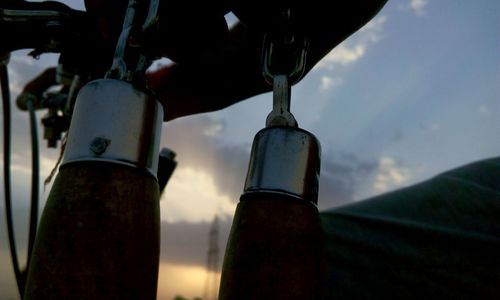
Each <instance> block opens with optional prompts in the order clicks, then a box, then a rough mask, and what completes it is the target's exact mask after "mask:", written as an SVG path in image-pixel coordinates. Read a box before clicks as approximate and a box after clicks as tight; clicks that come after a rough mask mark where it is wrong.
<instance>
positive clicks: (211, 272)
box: [203, 216, 219, 300]
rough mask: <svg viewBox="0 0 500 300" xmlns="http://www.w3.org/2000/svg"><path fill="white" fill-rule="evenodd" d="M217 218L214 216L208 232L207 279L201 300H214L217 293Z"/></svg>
mask: <svg viewBox="0 0 500 300" xmlns="http://www.w3.org/2000/svg"><path fill="white" fill-rule="evenodd" d="M218 271H219V218H218V217H217V216H215V218H214V220H213V222H212V226H211V227H210V231H209V239H208V251H207V277H206V279H205V290H204V292H203V300H216V299H217V294H218V291H219V274H218Z"/></svg>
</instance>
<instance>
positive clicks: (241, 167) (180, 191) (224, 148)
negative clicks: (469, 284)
mask: <svg viewBox="0 0 500 300" xmlns="http://www.w3.org/2000/svg"><path fill="white" fill-rule="evenodd" d="M224 128H225V124H224V122H222V121H220V120H215V119H213V118H210V117H208V116H206V115H201V116H192V117H190V118H185V119H180V120H176V121H174V122H171V123H167V124H166V125H165V126H164V131H163V137H162V141H163V142H162V145H163V146H166V147H168V148H170V149H172V150H173V151H175V152H176V153H177V157H176V159H177V161H178V167H177V170H176V171H175V172H174V174H173V176H172V178H171V181H170V182H169V183H168V185H167V188H166V190H165V200H166V201H168V203H169V204H168V205H167V207H168V209H170V210H171V211H172V213H166V215H167V216H168V218H169V219H170V220H190V221H200V220H211V219H212V218H213V216H214V214H215V213H216V212H217V213H221V214H224V215H228V214H232V211H234V206H235V204H236V203H237V202H238V200H239V197H240V195H241V193H242V192H243V185H244V181H245V177H246V172H247V168H248V161H249V157H250V145H231V144H228V143H225V142H224V141H223V132H224ZM203 207H204V208H205V209H204V210H203V209H201V208H203ZM191 210H192V211H191ZM174 211H175V212H177V213H176V214H174V213H173V212H174Z"/></svg>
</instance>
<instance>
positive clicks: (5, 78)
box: [0, 62, 24, 298]
mask: <svg viewBox="0 0 500 300" xmlns="http://www.w3.org/2000/svg"><path fill="white" fill-rule="evenodd" d="M0 86H1V88H2V104H3V140H4V143H3V146H4V149H3V161H4V163H3V172H4V185H5V187H4V193H5V215H6V221H7V233H8V238H9V245H10V256H11V259H12V265H13V268H14V275H15V277H16V283H17V288H18V290H19V294H20V295H21V298H22V296H23V294H24V288H23V287H24V280H23V279H24V278H23V275H22V273H21V269H20V268H19V260H18V258H17V249H16V240H15V236H14V224H13V218H12V201H11V197H12V193H11V178H10V166H11V164H10V158H11V157H10V156H11V155H10V154H11V108H10V90H9V74H8V70H7V66H6V63H5V62H4V63H0Z"/></svg>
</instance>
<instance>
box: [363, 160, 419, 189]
mask: <svg viewBox="0 0 500 300" xmlns="http://www.w3.org/2000/svg"><path fill="white" fill-rule="evenodd" d="M409 179H410V170H409V169H407V168H406V167H404V166H402V165H401V164H400V163H399V162H397V161H396V160H395V159H394V158H392V157H389V156H382V157H381V158H380V159H379V161H378V167H377V170H376V174H375V177H374V180H373V183H372V187H373V191H374V192H375V193H377V194H381V193H385V192H388V191H390V190H393V189H396V188H400V187H403V186H404V185H405V184H407V183H408V182H409Z"/></svg>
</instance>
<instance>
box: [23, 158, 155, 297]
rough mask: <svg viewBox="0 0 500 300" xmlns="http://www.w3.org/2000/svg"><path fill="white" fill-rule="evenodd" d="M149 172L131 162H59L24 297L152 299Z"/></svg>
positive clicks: (151, 184) (151, 189)
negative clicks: (125, 163) (146, 172)
mask: <svg viewBox="0 0 500 300" xmlns="http://www.w3.org/2000/svg"><path fill="white" fill-rule="evenodd" d="M159 233H160V214H159V189H158V184H157V182H156V180H155V179H154V178H153V177H152V176H148V175H147V174H145V172H144V171H142V172H141V171H139V170H138V169H134V168H131V167H127V166H123V165H119V164H111V163H102V162H82V163H74V164H70V165H67V166H63V167H61V170H60V172H59V174H58V175H57V177H56V179H55V182H54V185H53V187H52V190H51V193H50V195H49V199H48V201H47V204H46V206H45V209H44V212H43V215H42V218H41V221H40V227H39V231H38V233H37V236H36V242H35V247H34V251H33V254H32V260H31V261H32V263H31V266H30V269H29V270H28V281H27V288H26V292H25V298H24V299H29V300H34V299H96V300H98V299H103V300H104V299H150V300H154V299H156V288H157V276H158V266H159V247H160V239H159V237H160V234H159Z"/></svg>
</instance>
